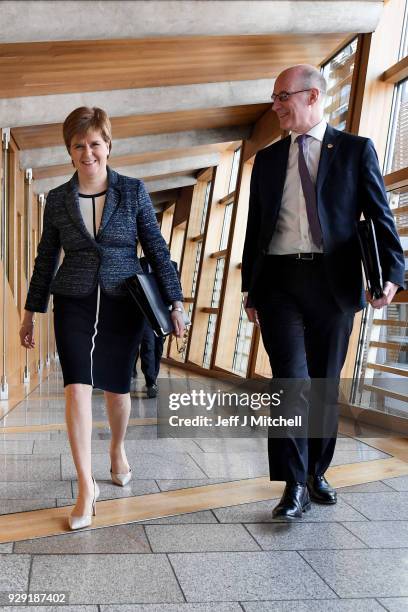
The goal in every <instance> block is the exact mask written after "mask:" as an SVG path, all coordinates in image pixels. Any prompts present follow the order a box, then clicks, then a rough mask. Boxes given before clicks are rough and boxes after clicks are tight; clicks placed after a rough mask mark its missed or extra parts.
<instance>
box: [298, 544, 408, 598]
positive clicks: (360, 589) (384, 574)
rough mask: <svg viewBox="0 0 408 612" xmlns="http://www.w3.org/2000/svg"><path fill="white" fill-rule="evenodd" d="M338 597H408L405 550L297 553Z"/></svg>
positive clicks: (406, 555) (407, 552) (407, 555)
mask: <svg viewBox="0 0 408 612" xmlns="http://www.w3.org/2000/svg"><path fill="white" fill-rule="evenodd" d="M300 554H301V555H302V557H303V558H304V559H306V561H307V562H308V563H309V564H310V565H311V566H312V567H313V569H314V570H315V571H316V572H317V573H318V574H319V576H321V577H322V578H323V580H324V581H325V582H326V583H327V584H328V585H329V586H330V587H331V588H332V589H333V590H334V591H335V592H336V593H337V595H339V597H343V598H346V597H347V598H348V597H355V598H359V597H406V596H408V572H407V566H408V549H400V550H398V549H393V550H373V549H367V550H319V551H314V550H308V551H302V552H300Z"/></svg>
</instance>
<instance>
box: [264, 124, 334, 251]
mask: <svg viewBox="0 0 408 612" xmlns="http://www.w3.org/2000/svg"><path fill="white" fill-rule="evenodd" d="M326 127H327V122H326V121H325V120H324V119H322V120H321V121H320V123H317V124H316V125H315V126H313V127H312V129H310V130H309V131H308V132H306V133H307V134H309V135H310V136H311V138H306V140H305V142H304V147H303V148H304V154H305V160H306V164H307V167H308V169H309V173H310V176H311V178H312V181H313V182H314V183H316V177H317V169H318V167H319V161H320V152H321V149H322V141H323V137H324V133H325V131H326ZM297 136H299V134H297V133H296V132H292V133H291V144H290V147H289V158H288V165H287V170H286V179H285V186H284V188H283V195H282V204H281V208H280V211H279V216H278V220H277V223H276V228H275V231H274V234H273V236H272V240H271V242H270V244H269V248H268V254H269V255H289V254H292V253H321V252H322V251H323V248H319V247H317V246H316V245H315V244H314V242H313V239H312V235H311V233H310V228H309V221H308V218H307V210H306V202H305V196H304V195H303V189H302V184H301V181H300V174H299V168H298V157H299V145H298V143H297V142H295V139H296V138H297Z"/></svg>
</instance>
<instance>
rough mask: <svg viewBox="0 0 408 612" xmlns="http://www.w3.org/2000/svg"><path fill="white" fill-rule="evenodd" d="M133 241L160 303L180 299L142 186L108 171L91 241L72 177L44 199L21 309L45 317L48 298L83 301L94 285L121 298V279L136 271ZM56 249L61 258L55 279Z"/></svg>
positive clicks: (122, 281) (151, 207)
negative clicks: (149, 269) (147, 265)
mask: <svg viewBox="0 0 408 612" xmlns="http://www.w3.org/2000/svg"><path fill="white" fill-rule="evenodd" d="M138 241H140V243H141V245H142V247H143V252H144V254H145V256H146V257H147V258H148V260H149V262H150V264H151V266H152V268H153V270H154V272H155V273H156V276H157V279H158V282H159V284H160V287H161V289H162V294H163V297H164V299H165V300H167V301H168V303H169V304H170V303H171V302H173V301H175V300H182V299H183V296H182V292H181V287H180V282H179V279H178V277H177V273H176V271H175V269H174V267H173V265H172V264H171V262H170V255H169V250H168V248H167V245H166V243H165V241H164V238H163V236H162V235H161V233H160V229H159V226H158V224H157V221H156V216H155V212H154V209H153V205H152V203H151V200H150V197H149V195H148V193H147V191H146V189H145V186H144V184H143V182H142V181H139V180H138V179H135V178H130V177H127V176H122V175H121V174H118V173H117V172H115V171H113V170H112V169H111V168H109V167H108V190H107V193H106V198H105V206H104V209H103V214H102V220H101V224H100V227H99V231H98V233H97V236H96V239H94V238H93V237H92V236H91V234H89V232H88V231H87V229H86V227H85V224H84V221H83V219H82V215H81V212H80V208H79V197H78V177H77V174H74V176H73V177H72V178H71V180H70V181H69V182H68V183H65V184H64V185H61V186H60V187H57V188H56V189H52V190H51V191H50V192H49V194H48V197H47V201H46V205H45V209H44V223H43V232H42V236H41V240H40V243H39V245H38V250H37V257H36V259H35V264H34V271H33V275H32V277H31V282H30V288H29V292H28V295H27V301H26V304H25V308H26V310H30V311H32V312H46V311H47V307H48V301H49V296H50V293H56V294H59V295H67V296H72V297H86V296H88V295H90V294H91V293H92V291H93V290H94V289H95V287H96V285H97V283H99V284H100V286H101V289H102V291H104V292H105V293H107V294H109V295H114V296H124V295H126V294H127V291H126V288H125V287H124V280H125V279H126V278H128V277H130V276H133V275H134V274H135V273H136V272H142V268H141V266H140V263H139V259H138V257H137V253H136V247H137V243H138ZM61 248H62V249H63V250H64V259H63V261H62V264H61V265H60V267H59V269H58V271H57V273H56V274H55V272H56V268H57V266H58V263H59V260H60V253H61Z"/></svg>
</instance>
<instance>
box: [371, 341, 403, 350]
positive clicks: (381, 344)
mask: <svg viewBox="0 0 408 612" xmlns="http://www.w3.org/2000/svg"><path fill="white" fill-rule="evenodd" d="M370 346H374V347H376V348H383V349H389V350H391V351H408V344H402V343H401V344H400V343H398V342H379V341H377V340H371V341H370Z"/></svg>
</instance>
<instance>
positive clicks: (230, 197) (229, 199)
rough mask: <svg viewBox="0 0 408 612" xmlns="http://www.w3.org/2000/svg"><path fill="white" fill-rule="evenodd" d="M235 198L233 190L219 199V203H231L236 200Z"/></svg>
mask: <svg viewBox="0 0 408 612" xmlns="http://www.w3.org/2000/svg"><path fill="white" fill-rule="evenodd" d="M234 198H235V191H232V192H231V193H228V194H227V195H226V196H224V197H223V198H221V200H218V204H231V202H233V201H234Z"/></svg>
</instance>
